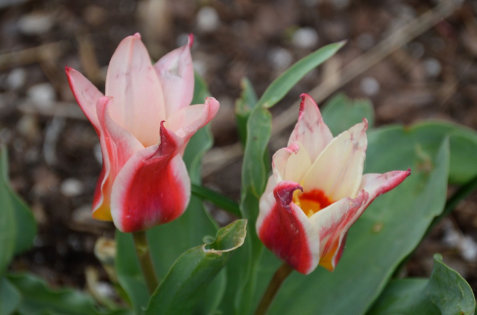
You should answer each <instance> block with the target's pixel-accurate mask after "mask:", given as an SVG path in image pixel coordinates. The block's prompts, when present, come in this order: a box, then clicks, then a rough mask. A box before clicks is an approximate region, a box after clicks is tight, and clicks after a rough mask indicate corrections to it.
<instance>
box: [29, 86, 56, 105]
mask: <svg viewBox="0 0 477 315" xmlns="http://www.w3.org/2000/svg"><path fill="white" fill-rule="evenodd" d="M27 95H28V97H29V98H30V99H31V100H32V101H33V102H34V103H35V105H37V106H38V107H40V108H41V109H49V108H51V107H52V106H53V101H54V100H55V98H56V93H55V89H54V88H53V86H52V85H51V84H50V83H40V84H35V85H33V86H32V87H30V88H29V89H28V91H27Z"/></svg>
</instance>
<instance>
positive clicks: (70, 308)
mask: <svg viewBox="0 0 477 315" xmlns="http://www.w3.org/2000/svg"><path fill="white" fill-rule="evenodd" d="M7 278H8V280H9V281H10V283H11V284H12V285H14V286H15V287H16V289H17V290H18V291H19V292H20V293H21V295H22V300H21V303H20V307H19V308H18V312H19V313H20V314H28V315H36V314H38V315H39V314H45V313H52V314H70V315H86V314H87V315H92V314H94V315H101V314H114V315H127V314H130V313H129V311H126V310H116V311H111V312H107V311H104V310H99V309H97V308H96V307H95V305H94V302H93V299H92V298H91V297H90V296H89V295H86V294H84V293H82V292H79V291H76V290H73V289H61V290H53V289H51V288H49V287H48V286H47V284H46V283H45V282H44V281H43V280H41V279H40V278H38V277H35V276H33V275H31V274H12V275H8V276H7Z"/></svg>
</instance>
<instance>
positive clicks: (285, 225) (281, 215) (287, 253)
mask: <svg viewBox="0 0 477 315" xmlns="http://www.w3.org/2000/svg"><path fill="white" fill-rule="evenodd" d="M297 189H301V187H300V186H299V185H298V184H296V183H293V182H281V183H279V184H278V185H277V186H276V187H275V189H274V191H273V194H274V196H275V200H276V203H275V205H274V206H273V208H272V210H271V211H270V213H269V215H268V216H267V217H266V218H265V219H264V221H263V224H262V225H261V226H260V227H259V230H258V236H259V238H260V240H261V241H262V242H263V244H264V245H265V246H266V247H267V248H268V249H270V250H271V251H272V252H273V253H274V254H275V255H276V256H277V257H279V258H280V259H281V260H283V261H285V262H286V263H287V264H288V265H290V266H291V267H293V268H294V269H295V270H297V271H298V272H300V273H303V274H308V273H309V272H310V271H311V270H310V268H311V267H312V260H313V257H312V254H311V250H310V244H309V241H308V236H307V234H306V230H305V227H304V226H303V224H302V222H301V221H300V219H299V218H298V217H297V213H298V211H300V212H301V209H299V208H298V207H297V206H296V205H294V204H293V203H291V202H292V196H293V192H294V191H295V190H297ZM293 207H294V208H293Z"/></svg>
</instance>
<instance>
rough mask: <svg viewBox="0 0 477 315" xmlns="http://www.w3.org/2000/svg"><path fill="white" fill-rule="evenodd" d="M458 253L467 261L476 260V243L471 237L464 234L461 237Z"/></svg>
mask: <svg viewBox="0 0 477 315" xmlns="http://www.w3.org/2000/svg"><path fill="white" fill-rule="evenodd" d="M459 249H460V254H461V255H462V258H464V259H465V260H466V261H468V262H475V261H476V260H477V244H476V243H475V241H474V240H473V239H472V237H470V236H468V235H466V236H464V237H463V238H462V240H461V242H460V244H459Z"/></svg>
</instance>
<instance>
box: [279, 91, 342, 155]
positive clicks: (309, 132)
mask: <svg viewBox="0 0 477 315" xmlns="http://www.w3.org/2000/svg"><path fill="white" fill-rule="evenodd" d="M331 140H333V135H332V134H331V131H330V129H329V128H328V126H327V125H326V124H325V123H324V121H323V117H322V116H321V113H320V110H319V109H318V105H317V104H316V103H315V101H314V100H313V98H311V96H309V95H308V94H305V93H303V94H302V95H301V104H300V113H299V115H298V122H297V123H296V126H295V129H294V130H293V132H292V134H291V136H290V139H289V140H288V145H290V144H291V143H293V142H299V143H301V144H302V145H303V146H304V147H305V149H306V151H307V152H308V154H309V156H310V159H311V161H315V160H316V158H317V157H318V156H319V155H320V153H321V152H322V151H323V150H324V149H325V147H326V146H327V145H328V144H329V143H330V142H331Z"/></svg>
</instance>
